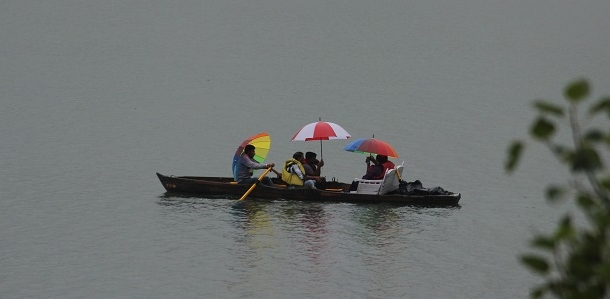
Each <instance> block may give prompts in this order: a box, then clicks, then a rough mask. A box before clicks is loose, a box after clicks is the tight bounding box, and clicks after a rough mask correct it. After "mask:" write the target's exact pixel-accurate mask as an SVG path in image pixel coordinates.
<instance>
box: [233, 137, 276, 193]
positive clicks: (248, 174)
mask: <svg viewBox="0 0 610 299" xmlns="http://www.w3.org/2000/svg"><path fill="white" fill-rule="evenodd" d="M254 154H255V147H254V145H251V144H248V145H246V147H245V148H244V152H243V153H242V154H241V156H240V157H239V162H238V163H237V166H236V167H237V171H236V181H237V183H238V184H254V183H256V182H257V181H258V178H253V177H252V175H253V174H254V173H253V172H254V169H266V168H269V167H273V166H275V163H269V164H261V163H257V162H256V161H254ZM261 182H262V183H263V184H265V185H269V186H273V182H272V181H271V178H269V177H264V178H263V179H262V180H261Z"/></svg>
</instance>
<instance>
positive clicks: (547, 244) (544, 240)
mask: <svg viewBox="0 0 610 299" xmlns="http://www.w3.org/2000/svg"><path fill="white" fill-rule="evenodd" d="M531 244H532V246H533V247H536V248H539V249H545V250H549V251H553V249H555V246H556V244H557V242H555V239H553V238H549V237H547V236H536V237H535V238H534V239H533V240H532V243H531Z"/></svg>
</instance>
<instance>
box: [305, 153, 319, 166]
mask: <svg viewBox="0 0 610 299" xmlns="http://www.w3.org/2000/svg"><path fill="white" fill-rule="evenodd" d="M317 156H318V155H316V153H314V152H306V153H305V159H306V160H307V162H308V163H317V159H316V157H317Z"/></svg>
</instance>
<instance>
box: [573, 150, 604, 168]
mask: <svg viewBox="0 0 610 299" xmlns="http://www.w3.org/2000/svg"><path fill="white" fill-rule="evenodd" d="M602 167H603V165H602V160H601V159H600V158H599V154H598V153H597V151H596V150H595V149H594V148H590V147H582V148H580V149H579V150H577V151H576V152H574V156H573V158H572V171H575V172H586V171H595V170H598V169H600V168H602Z"/></svg>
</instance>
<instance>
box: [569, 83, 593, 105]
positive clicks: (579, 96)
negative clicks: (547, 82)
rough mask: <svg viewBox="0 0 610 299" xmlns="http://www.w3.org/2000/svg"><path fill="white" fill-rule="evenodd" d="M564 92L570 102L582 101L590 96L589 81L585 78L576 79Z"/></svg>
mask: <svg viewBox="0 0 610 299" xmlns="http://www.w3.org/2000/svg"><path fill="white" fill-rule="evenodd" d="M564 94H565V96H566V98H567V99H568V100H569V101H570V102H572V103H577V102H580V101H582V100H583V99H584V98H586V97H587V96H589V82H588V81H587V80H585V79H580V80H577V81H574V82H572V83H570V84H569V85H568V86H567V87H566V88H565V90H564Z"/></svg>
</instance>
